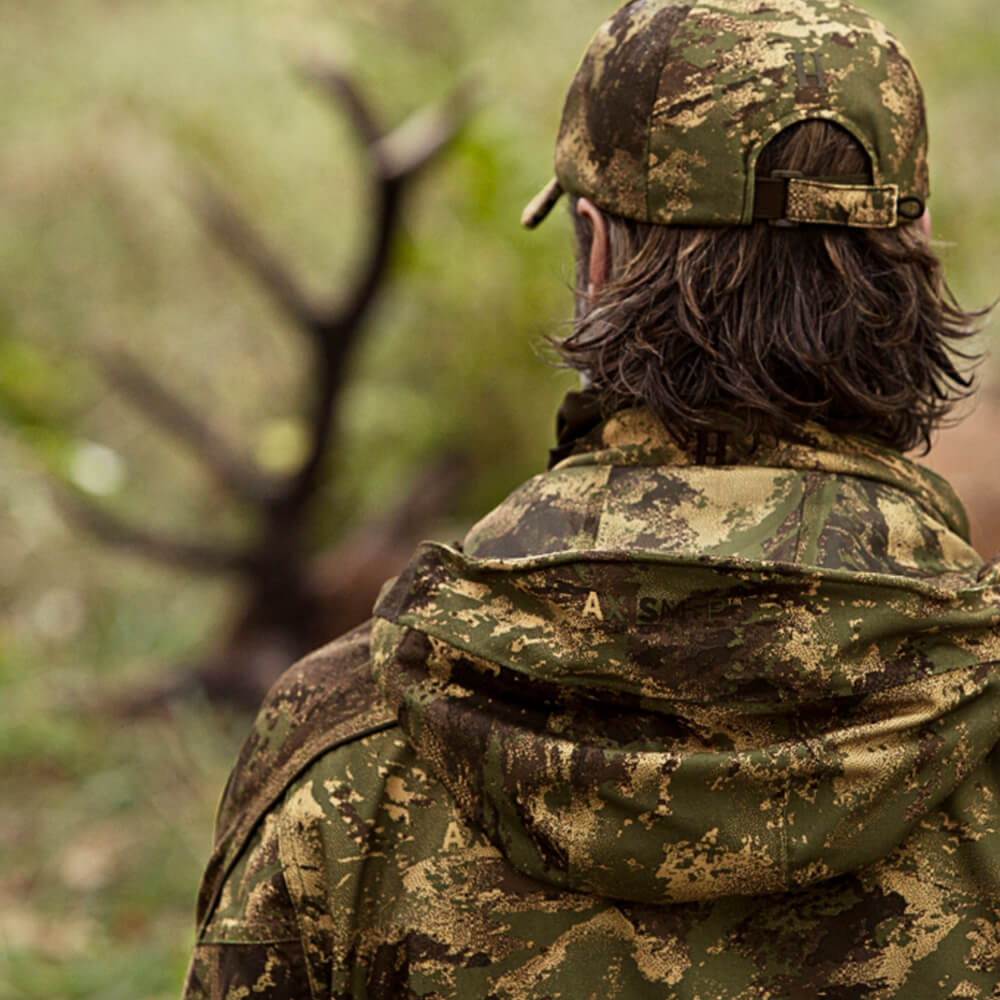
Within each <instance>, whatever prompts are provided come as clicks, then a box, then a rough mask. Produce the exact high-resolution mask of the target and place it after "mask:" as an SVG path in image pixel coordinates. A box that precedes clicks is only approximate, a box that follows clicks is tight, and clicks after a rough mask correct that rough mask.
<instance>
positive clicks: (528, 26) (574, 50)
mask: <svg viewBox="0 0 1000 1000" xmlns="http://www.w3.org/2000/svg"><path fill="white" fill-rule="evenodd" d="M612 6H613V4H609V3H597V2H595V0H574V2H570V0H545V2H542V0H530V2H523V3H519V4H517V3H515V4H511V3H504V4H501V3H488V2H483V3H479V4H468V3H465V4H463V3H457V2H455V0H340V2H339V3H337V4H331V3H328V2H320V0H250V2H237V0H197V2H195V0H45V2H44V3H31V4H26V3H24V2H23V0H0V16H2V19H3V25H4V30H3V32H2V33H0V82H2V84H3V91H4V101H3V104H2V106H0V124H2V126H3V129H2V131H3V136H4V142H3V145H2V147H0V420H2V426H0V855H2V856H3V858H4V862H5V863H4V865H3V868H2V870H0V1000H6V998H8V997H9V998H13V997H19V998H20V997H27V998H39V1000H41V998H43V997H44V998H46V1000H58V998H64V997H65V998H69V997H74V998H76V997H81V998H82V997H102V998H115V997H122V998H124V997H130V998H135V997H139V998H154V997H155V998H161V997H169V996H173V995H176V992H177V989H178V985H179V980H180V976H181V975H182V971H183V965H184V961H185V957H186V952H187V950H188V948H189V946H190V942H191V930H192V929H191V926H190V921H191V910H192V906H193V896H194V890H195V886H196V883H197V878H198V874H199V870H200V867H201V865H202V864H203V862H204V860H205V858H206V856H207V850H208V845H209V839H210V825H211V813H212V810H213V805H214V801H215V797H216V796H217V794H218V792H219V790H220V789H221V786H222V783H223V780H224V774H225V771H226V769H227V767H228V763H229V760H230V758H231V755H232V753H233V750H234V747H235V745H236V743H237V742H238V734H239V731H240V729H241V727H242V723H240V722H239V721H237V720H232V719H227V718H223V717H221V716H220V715H219V714H218V713H217V712H216V711H215V710H212V709H209V708H208V707H207V706H199V705H186V706H182V707H177V708H176V709H175V710H174V711H173V712H172V714H171V715H169V716H168V717H167V718H165V719H160V720H155V721H150V722H143V723H133V724H129V725H120V724H117V723H114V724H112V723H108V722H106V721H101V720H100V718H99V717H95V716H93V715H90V714H88V713H87V712H86V710H85V708H86V705H87V704H88V700H89V699H90V697H91V695H92V693H93V691H94V689H95V686H97V685H99V684H117V685H123V684H127V683H130V682H134V681H135V680H137V679H139V678H142V677H149V676H151V675H155V673H156V672H157V671H158V670H160V669H162V668H163V666H164V665H167V664H170V663H172V662H176V661H179V660H183V659H184V658H186V657H192V656H194V655H195V654H196V652H197V650H198V649H199V648H200V647H201V646H202V645H203V644H204V643H205V641H206V638H207V637H208V636H209V635H210V634H211V631H212V629H213V626H214V625H215V623H217V622H218V621H219V618H220V615H222V614H223V613H224V612H225V609H226V606H227V601H228V600H229V597H230V595H229V594H228V591H227V589H226V587H225V584H224V583H205V582H199V581H191V580H188V579H186V578H183V577H179V576H178V575H176V574H172V573H169V572H167V571H164V570H159V569H156V568H153V567H148V566H145V565H142V564H137V563H135V562H133V561H130V560H128V559H126V558H124V557H122V556H121V555H118V554H114V553H108V552H105V551H102V550H101V549H100V548H99V547H98V546H96V545H94V544H92V543H90V542H89V541H88V540H86V539H84V538H81V537H78V536H76V535H74V533H73V532H71V531H70V530H69V529H68V528H67V527H66V525H65V524H64V523H63V522H62V521H61V520H60V518H59V517H58V515H57V514H56V512H55V510H54V508H53V505H52V501H51V498H50V496H49V493H48V489H47V485H46V476H48V475H50V474H52V473H55V474H57V475H60V476H62V477H64V478H67V479H69V480H70V481H72V482H73V483H74V484H76V485H77V486H78V487H79V488H81V489H83V490H85V491H89V492H91V493H94V494H96V495H98V496H100V497H101V498H102V502H106V503H109V504H110V505H111V506H112V507H113V508H114V509H115V510H117V511H120V512H122V513H125V514H131V515H133V516H135V517H139V518H141V519H142V520H143V522H144V523H146V524H149V525H152V526H158V527H161V528H168V529H170V530H171V531H174V532H176V533H181V534H184V533H189V534H193V533H195V532H197V531H204V530H207V531H209V532H210V533H214V534H223V533H236V534H238V533H239V532H240V531H243V530H245V529H246V527H247V525H246V524H245V523H244V519H243V517H242V515H241V512H240V511H238V510H233V509H231V508H230V507H229V506H228V504H227V503H226V502H225V501H224V499H223V498H222V497H220V496H219V495H218V494H217V493H216V492H215V491H214V489H213V488H212V487H211V486H210V485H209V484H208V483H207V482H206V481H205V480H204V478H203V477H202V475H201V472H200V470H199V469H198V467H197V466H196V464H195V463H193V462H192V461H191V460H190V459H189V458H188V456H187V455H186V454H184V453H183V452H180V451H179V450H178V449H177V448H176V447H174V446H173V445H172V443H171V442H170V441H169V440H167V439H165V438H164V437H163V436H162V435H161V434H160V433H158V432H157V431H156V430H155V429H154V428H151V427H150V426H149V425H148V424H146V423H145V422H144V421H143V419H142V418H141V416H140V415H138V414H136V413H135V412H134V410H132V409H130V408H129V407H128V406H127V405H126V404H125V403H124V402H123V401H122V400H121V399H120V398H118V397H117V396H116V395H114V394H112V393H109V392H108V391H107V390H106V388H105V387H104V385H103V383H102V381H101V379H100V378H99V376H98V375H97V373H96V372H95V370H94V368H93V365H92V364H91V361H90V355H91V354H92V353H93V350H94V349H95V348H96V347H97V346H99V345H103V344H108V343H124V344H126V345H128V346H129V347H130V348H131V349H132V350H134V351H135V352H137V353H138V354H139V355H141V356H142V357H143V358H144V359H145V361H146V363H147V364H148V365H149V366H150V368H151V369H153V370H154V371H155V372H157V373H158V374H159V375H161V376H162V377H163V379H164V380H166V381H168V382H169V383H170V384H171V385H173V386H175V387H177V388H178V389H179V390H180V391H181V392H182V393H183V394H184V396H185V397H186V398H188V399H189V400H191V401H193V402H194V403H195V404H196V405H197V406H198V407H199V408H200V409H202V410H203V411H205V412H209V413H210V414H211V416H212V419H213V421H214V422H215V423H216V424H217V426H219V427H220V428H221V429H223V430H224V431H225V432H226V433H227V435H228V436H229V437H231V438H232V439H234V440H236V441H238V442H240V443H241V445H242V446H243V447H244V448H246V449H247V450H248V451H251V452H253V453H255V454H257V455H258V456H259V457H261V459H262V460H264V461H266V462H267V464H268V465H270V466H271V467H280V466H281V465H282V463H283V462H287V461H288V459H289V456H290V455H291V454H292V453H293V452H294V450H295V449H296V448H297V447H299V446H300V442H301V421H300V414H301V412H302V410H301V391H302V387H303V385H305V384H306V378H307V374H308V373H307V372H305V371H303V357H304V355H303V354H302V352H301V351H300V350H299V347H300V345H299V344H298V343H297V341H296V335H295V334H294V333H293V332H291V331H290V330H289V329H288V328H287V326H286V325H285V324H284V321H283V320H282V318H281V317H279V316H278V315H277V314H276V312H275V310H274V309H273V308H272V306H271V304H270V302H269V301H267V300H266V299H265V298H263V297H262V295H261V293H260V292H259V290H258V289H257V288H255V287H254V286H253V284H252V283H251V282H250V281H249V280H248V279H247V278H246V276H245V275H244V274H243V273H242V272H241V271H239V270H238V269H237V268H236V267H235V266H234V265H233V264H232V263H231V262H230V261H229V260H228V259H227V258H226V257H225V256H224V255H223V254H222V253H220V252H219V251H218V249H217V248H216V247H215V246H214V245H213V244H212V243H211V242H210V241H209V240H208V239H207V237H206V236H205V235H204V233H203V232H202V231H201V229H200V228H199V226H198V224H197V223H196V222H195V221H194V220H193V218H192V216H191V214H190V213H189V211H188V210H187V208H186V207H185V205H184V204H183V202H182V200H181V199H180V198H179V196H178V194H177V181H178V178H179V177H180V175H181V169H182V165H183V163H185V162H188V163H196V164H198V165H199V166H201V167H202V168H204V169H206V170H208V171H209V172H210V173H211V174H212V175H213V176H214V177H215V178H217V179H218V180H219V181H220V182H221V183H222V184H223V185H224V186H225V187H226V188H227V189H228V190H229V191H230V192H231V193H232V194H233V195H234V197H235V198H236V199H237V200H238V201H239V202H241V203H242V204H243V205H244V206H245V207H246V209H247V211H248V212H249V213H250V214H251V216H252V217H253V218H254V219H256V220H257V221H258V223H259V224H260V225H261V226H262V228H263V229H264V231H265V232H266V233H267V234H268V235H269V236H270V237H271V239H272V241H273V242H274V243H275V244H277V245H278V246H279V247H280V248H282V250H283V251H284V252H285V253H286V254H287V255H288V256H289V258H290V259H291V260H292V261H293V262H294V263H295V266H296V267H297V268H298V269H299V270H300V271H301V273H303V274H304V275H305V276H306V278H307V280H308V284H309V286H310V287H311V288H312V289H313V290H314V291H316V292H324V293H331V294H332V293H334V292H335V291H336V289H338V288H343V287H345V286H346V284H347V282H348V280H349V278H350V275H351V273H352V267H353V265H354V261H355V260H356V259H357V256H358V254H359V250H360V248H361V245H362V243H363V241H364V240H365V239H366V237H367V235H368V230H367V223H368V218H367V215H366V196H367V189H366V178H365V173H364V164H363V162H362V160H361V157H360V152H359V149H358V146H357V144H356V142H355V141H354V137H353V136H352V135H351V133H350V130H349V128H348V125H347V123H346V122H345V121H344V119H343V117H342V116H341V115H340V114H339V113H338V112H336V111H335V110H332V109H331V108H330V106H329V105H328V104H327V102H326V101H325V100H324V99H323V97H322V96H321V95H319V94H318V93H316V92H315V91H314V90H312V89H310V87H309V86H308V85H307V84H306V83H304V82H303V80H302V79H301V77H300V76H299V75H298V74H297V73H296V71H295V66H296V63H297V61H299V60H300V59H302V58H304V57H318V58H321V59H330V58H332V59H336V60H337V61H339V62H340V63H343V64H345V65H347V66H348V67H349V68H350V69H351V71H352V72H353V73H354V74H355V75H356V77H357V78H358V79H359V80H360V81H361V83H362V84H363V87H364V89H365V91H366V92H367V93H368V94H369V95H371V97H372V100H373V101H374V102H375V104H376V106H378V107H379V108H380V110H381V112H382V114H383V115H384V119H385V122H386V124H387V125H392V124H395V123H397V122H398V121H400V120H402V119H403V118H404V117H405V116H406V115H407V114H409V113H410V112H412V111H413V110H415V109H416V108H417V107H419V106H421V105H422V104H424V103H426V102H428V101H434V100H438V99H441V98H443V97H445V96H447V95H448V94H449V93H450V92H451V91H452V90H453V89H454V88H455V87H456V86H457V85H458V84H459V83H460V82H462V81H471V82H472V83H473V84H474V86H475V89H476V94H477V99H478V110H477V111H476V113H475V114H474V116H473V117H472V119H471V120H470V122H469V124H468V126H467V127H466V129H465V130H464V132H463V133H462V135H461V137H460V138H459V140H458V141H457V142H456V143H455V144H454V146H453V147H452V148H451V150H450V151H449V152H448V153H447V154H446V155H445V156H444V157H442V158H441V159H440V160H439V161H437V162H436V164H435V165H433V166H432V167H431V168H430V169H429V170H428V171H427V172H426V174H425V176H423V177H422V178H421V180H420V181H419V183H418V184H417V185H416V188H415V190H414V191H412V192H411V194H412V197H411V199H410V202H409V205H408V211H407V214H406V220H405V228H404V231H403V232H402V233H401V239H400V243H399V245H398V247H397V252H396V257H395V261H394V274H393V280H392V282H391V285H390V286H389V287H388V288H387V289H386V294H385V296H384V298H383V299H382V300H381V302H380V304H379V306H378V308H377V310H376V312H375V315H374V317H373V319H372V320H371V321H370V322H369V325H368V328H367V330H366V333H365V336H364V338H363V342H362V345H361V349H360V351H359V352H358V354H357V356H356V357H355V362H354V368H353V375H352V381H351V385H350V388H349V392H348V399H347V400H346V406H345V409H344V420H343V427H342V431H343V442H342V447H341V448H340V449H339V450H338V452H337V454H336V456H335V462H334V465H333V467H332V470H331V483H330V487H329V489H328V496H327V498H326V505H325V515H324V522H323V523H322V524H321V525H319V526H318V530H319V532H320V534H321V536H322V537H321V538H320V539H318V542H319V541H322V540H323V539H324V538H333V537H335V536H336V535H338V534H339V533H340V532H341V531H343V530H344V529H345V528H346V527H349V526H350V525H351V524H352V523H353V522H354V520H355V519H356V518H357V517H358V516H359V514H360V513H361V512H377V511H379V510H382V509H384V508H386V507H387V506H389V505H390V504H391V501H392V499H393V497H394V496H395V495H397V493H398V492H400V491H401V490H403V489H404V488H405V485H406V483H407V481H408V479H409V477H410V476H411V475H413V474H414V473H415V472H416V470H417V469H418V468H419V467H420V466H421V465H422V464H423V463H424V462H426V461H427V460H428V459H429V458H431V457H432V456H434V455H435V454H437V453H438V452H439V451H440V450H442V449H444V448H461V449H464V450H468V451H471V452H473V453H474V454H475V455H476V456H477V457H478V476H477V479H476V482H475V484H474V486H473V487H472V488H470V490H469V491H468V493H467V495H466V496H465V497H464V500H463V508H462V510H461V511H460V515H461V517H462V518H464V519H465V520H471V519H472V518H473V517H475V516H476V515H477V514H478V513H480V512H482V511H483V510H485V509H487V508H488V507H489V506H490V505H491V504H492V503H494V502H495V501H496V500H497V499H498V498H499V497H500V496H501V495H502V494H503V493H504V492H505V491H506V490H507V489H509V488H510V487H511V486H512V485H513V484H514V483H516V482H517V481H519V480H520V479H522V478H524V477H525V476H526V475H528V474H531V473H532V472H534V471H537V469H538V468H540V466H541V465H542V464H543V462H544V457H545V449H546V448H547V446H548V444H549V438H550V429H551V426H552V414H553V412H554V409H555V407H556V405H557V403H558V400H559V398H560V396H561V394H562V392H563V391H564V390H565V388H567V387H568V386H570V385H571V380H570V379H569V378H568V377H567V376H566V375H565V374H564V373H560V372H558V371H557V370H555V369H554V368H552V367H551V366H547V365H545V364H542V363H540V361H539V359H538V357H537V351H536V349H537V346H538V344H539V343H541V342H542V340H543V338H544V336H545V335H546V334H551V333H558V332H559V330H560V328H561V324H562V322H563V321H564V319H565V318H566V317H568V315H569V314H570V311H571V296H570V294H569V291H568V286H569V283H570V279H571V266H570V259H569V245H570V239H569V228H568V225H567V223H566V220H565V217H564V213H557V217H556V218H554V219H553V220H552V221H550V222H548V223H546V225H545V226H543V227H542V228H541V229H540V230H539V231H538V232H536V233H532V234H530V235H529V234H526V233H524V232H522V231H521V230H520V227H519V225H518V217H519V213H520V209H521V207H522V206H523V204H524V203H526V202H527V201H528V199H529V198H530V197H531V196H532V195H533V194H534V193H535V191H536V190H537V189H538V188H539V187H540V186H541V185H542V184H543V183H544V182H545V181H546V180H547V179H548V176H549V170H550V150H551V144H552V140H553V138H554V134H555V129H556V127H557V124H558V117H559V110H560V106H561V101H562V95H563V93H564V90H565V87H566V84H567V83H568V80H569V78H570V75H571V73H572V71H573V68H574V67H575V65H576V61H577V59H578V58H579V54H580V52H581V51H582V49H583V46H584V45H585V43H586V41H587V39H588V37H589V35H590V33H591V31H592V30H593V28H594V27H595V26H596V24H597V23H598V22H599V21H600V20H601V19H602V18H603V17H604V16H605V15H606V14H607V13H609V12H610V10H611V9H612ZM871 6H872V7H873V9H874V10H875V11H876V12H877V13H880V14H882V15H883V16H884V17H885V18H886V20H887V21H888V22H889V23H890V24H891V25H892V26H893V27H894V28H895V30H896V32H897V34H899V35H900V36H901V37H902V39H903V40H904V42H905V43H906V45H907V47H908V49H909V50H910V53H911V55H912V56H913V58H914V61H915V62H916V64H917V67H918V70H919V71H920V73H921V76H922V79H923V81H924V85H925V89H926V91H927V97H928V104H929V113H930V119H931V130H932V132H931V134H932V164H931V166H932V178H933V180H934V190H935V194H934V199H933V202H932V207H933V211H934V230H935V237H936V238H937V239H938V240H940V241H942V244H944V246H943V247H942V253H943V255H944V257H945V260H946V264H947V267H948V271H949V275H950V278H951V280H952V284H953V286H954V288H955V290H956V292H957V293H958V295H959V298H960V300H961V301H963V303H966V304H970V305H971V304H984V303H986V302H987V301H989V300H991V299H992V298H993V297H994V296H995V295H996V294H997V291H998V288H997V286H998V281H997V275H998V274H1000V238H998V235H997V233H998V226H1000V186H998V184H997V182H996V178H997V177H998V176H1000V142H998V140H997V136H998V134H1000V102H998V101H997V99H996V98H997V79H998V67H1000V7H998V6H997V5H996V3H995V0H955V2H953V3H951V4H949V5H948V7H947V12H946V16H943V13H942V9H941V7H940V5H939V4H935V3H931V2H930V0H917V2H914V0H882V2H880V3H877V4H872V5H871Z"/></svg>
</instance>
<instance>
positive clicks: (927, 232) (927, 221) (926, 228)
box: [917, 208, 931, 239]
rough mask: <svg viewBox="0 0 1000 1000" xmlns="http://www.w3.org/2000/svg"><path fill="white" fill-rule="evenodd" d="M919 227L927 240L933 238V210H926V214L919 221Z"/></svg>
mask: <svg viewBox="0 0 1000 1000" xmlns="http://www.w3.org/2000/svg"><path fill="white" fill-rule="evenodd" d="M917 226H918V227H919V228H920V231H921V232H922V233H923V234H924V236H926V237H927V239H930V238H931V210H930V209H929V208H925V209H924V214H923V215H921V216H920V218H919V219H917Z"/></svg>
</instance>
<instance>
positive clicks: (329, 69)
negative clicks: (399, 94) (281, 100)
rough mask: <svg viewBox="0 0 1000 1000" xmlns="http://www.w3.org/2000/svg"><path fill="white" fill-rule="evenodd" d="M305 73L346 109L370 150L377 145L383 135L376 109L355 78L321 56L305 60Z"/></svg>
mask: <svg viewBox="0 0 1000 1000" xmlns="http://www.w3.org/2000/svg"><path fill="white" fill-rule="evenodd" d="M300 70H301V72H302V74H303V75H304V76H305V77H306V78H307V79H308V80H311V81H312V82H313V83H314V84H316V86H318V87H319V88H320V90H322V91H323V92H324V93H325V94H326V95H327V96H328V97H329V98H330V99H331V100H333V101H334V102H335V103H337V104H338V105H339V106H340V107H342V108H343V109H344V111H346V113H347V116H348V118H350V120H351V124H352V125H353V126H354V128H355V130H356V131H357V133H358V136H359V137H360V139H361V141H362V142H363V143H364V145H365V147H366V148H367V149H369V150H371V149H373V147H375V146H377V144H378V141H379V140H380V139H381V138H382V136H383V131H382V127H381V125H380V124H379V121H378V118H377V117H376V115H375V112H374V111H373V110H372V109H371V107H370V105H369V104H368V102H367V101H366V100H365V99H364V98H363V97H362V96H361V91H360V90H358V87H357V85H356V84H355V82H354V81H353V80H352V79H351V78H350V76H348V75H347V73H346V72H345V71H344V70H343V69H341V68H340V67H339V66H335V65H334V64H333V63H331V62H329V61H327V60H323V61H320V60H318V59H311V60H304V61H303V62H302V63H301V64H300Z"/></svg>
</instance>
